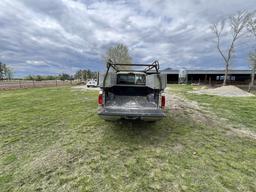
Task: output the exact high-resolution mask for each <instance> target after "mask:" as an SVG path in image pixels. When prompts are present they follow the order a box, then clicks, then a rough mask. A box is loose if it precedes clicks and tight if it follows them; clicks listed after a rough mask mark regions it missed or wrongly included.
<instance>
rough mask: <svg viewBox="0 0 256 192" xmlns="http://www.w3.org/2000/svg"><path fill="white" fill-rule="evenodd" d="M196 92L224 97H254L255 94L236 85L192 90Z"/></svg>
mask: <svg viewBox="0 0 256 192" xmlns="http://www.w3.org/2000/svg"><path fill="white" fill-rule="evenodd" d="M191 93H195V94H207V95H217V96H222V97H252V96H255V95H253V94H251V93H248V92H246V91H244V90H242V89H240V88H238V87H236V86H233V85H230V86H222V87H218V88H215V89H201V90H196V91H191Z"/></svg>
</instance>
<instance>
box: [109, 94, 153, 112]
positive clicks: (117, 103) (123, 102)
mask: <svg viewBox="0 0 256 192" xmlns="http://www.w3.org/2000/svg"><path fill="white" fill-rule="evenodd" d="M105 107H108V108H109V109H122V108H123V109H156V108H157V104H156V103H155V102H149V101H148V99H147V97H145V96H119V95H115V97H114V98H113V99H111V100H108V101H106V105H105Z"/></svg>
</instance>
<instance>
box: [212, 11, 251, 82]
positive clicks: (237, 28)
mask: <svg viewBox="0 0 256 192" xmlns="http://www.w3.org/2000/svg"><path fill="white" fill-rule="evenodd" d="M249 17H250V14H249V13H247V12H246V11H240V12H238V13H237V14H236V15H234V16H231V17H229V18H228V19H224V20H221V21H219V22H217V23H215V24H213V25H212V26H211V27H210V28H211V30H212V31H213V33H214V34H215V35H216V38H217V49H218V52H219V53H220V55H221V57H222V58H223V60H224V63H225V76H224V81H223V85H224V86H225V85H227V77H228V73H229V67H230V65H231V61H232V59H233V57H234V53H235V45H236V43H237V41H238V40H239V39H240V38H241V37H242V36H243V32H244V29H245V28H246V26H247V23H248V20H249ZM226 28H227V29H229V30H230V31H229V33H228V35H230V36H231V41H230V43H229V44H228V46H227V50H223V46H224V43H223V42H222V41H221V38H223V36H224V35H225V34H224V33H223V30H224V29H226Z"/></svg>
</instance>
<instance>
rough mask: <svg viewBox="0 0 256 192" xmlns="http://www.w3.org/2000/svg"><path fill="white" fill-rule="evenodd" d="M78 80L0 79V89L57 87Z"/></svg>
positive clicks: (76, 82)
mask: <svg viewBox="0 0 256 192" xmlns="http://www.w3.org/2000/svg"><path fill="white" fill-rule="evenodd" d="M78 83H79V81H76V80H74V81H73V80H70V81H61V80H44V81H29V80H11V81H0V90H4V89H24V88H34V87H57V86H65V85H76V84H78Z"/></svg>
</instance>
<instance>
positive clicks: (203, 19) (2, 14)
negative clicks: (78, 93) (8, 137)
mask: <svg viewBox="0 0 256 192" xmlns="http://www.w3.org/2000/svg"><path fill="white" fill-rule="evenodd" d="M254 7H256V0H225V1H224V0H147V1H146V0H138V1H136V0H127V1H125V0H116V1H103V0H100V1H96V0H1V1H0V61H1V62H3V63H7V64H9V66H11V68H13V70H14V71H15V76H25V75H28V74H41V75H45V74H58V73H70V74H72V73H74V72H75V71H76V70H78V69H84V68H86V69H91V70H94V71H103V70H104V67H103V64H102V57H103V55H104V53H105V52H106V50H107V49H108V48H109V47H111V46H113V45H115V44H116V43H124V44H126V45H127V46H128V47H129V51H130V54H131V56H132V57H133V61H134V62H137V63H147V62H149V63H151V62H152V61H153V60H159V62H160V64H161V68H162V69H164V68H167V67H170V68H177V69H179V68H193V69H198V68H201V69H209V68H211V69H212V68H222V67H223V64H222V60H221V58H220V56H219V55H218V53H217V52H216V49H215V44H214V41H213V38H214V37H213V34H212V32H211V31H210V29H209V25H210V24H211V23H213V22H216V21H217V20H219V19H221V18H223V17H227V16H229V15H232V14H234V13H236V12H237V11H239V10H244V9H246V10H251V9H252V8H254ZM224 41H228V39H227V38H226V37H225V38H224ZM252 42H253V41H250V40H243V42H242V43H241V45H239V46H238V48H237V51H236V57H235V59H234V61H233V64H232V68H242V69H243V68H248V59H247V54H248V52H249V51H250V49H251V47H252V46H253V43H252Z"/></svg>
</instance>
